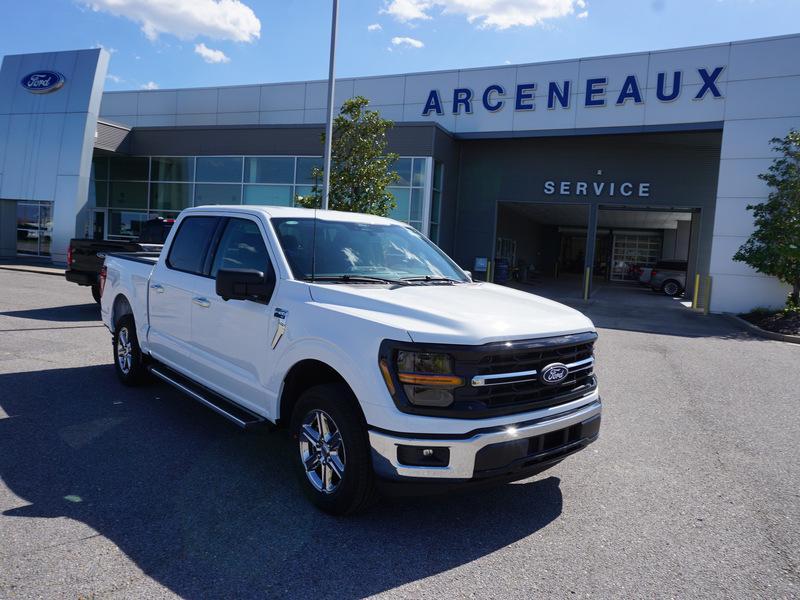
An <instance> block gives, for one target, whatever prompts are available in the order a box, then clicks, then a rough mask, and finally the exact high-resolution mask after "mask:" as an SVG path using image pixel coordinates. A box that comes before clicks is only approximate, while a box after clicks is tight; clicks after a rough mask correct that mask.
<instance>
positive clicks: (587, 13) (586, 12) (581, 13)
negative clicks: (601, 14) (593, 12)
mask: <svg viewBox="0 0 800 600" xmlns="http://www.w3.org/2000/svg"><path fill="white" fill-rule="evenodd" d="M575 16H576V17H578V18H579V19H585V18H586V17H588V16H589V11H588V10H584V11H581V12H579V13H578V14H577V15H575Z"/></svg>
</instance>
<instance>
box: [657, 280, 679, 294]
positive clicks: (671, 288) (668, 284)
mask: <svg viewBox="0 0 800 600" xmlns="http://www.w3.org/2000/svg"><path fill="white" fill-rule="evenodd" d="M661 291H662V292H664V293H665V294H666V295H667V296H672V297H673V298H674V297H676V296H680V295H681V294H682V293H683V287H682V286H681V284H680V283H679V282H677V281H675V280H674V279H667V280H666V281H665V282H664V283H663V285H662V286H661Z"/></svg>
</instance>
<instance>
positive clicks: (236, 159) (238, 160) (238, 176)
mask: <svg viewBox="0 0 800 600" xmlns="http://www.w3.org/2000/svg"><path fill="white" fill-rule="evenodd" d="M243 159H244V157H242V156H198V157H197V176H196V178H195V180H196V181H209V182H220V183H240V182H241V181H242V160H243Z"/></svg>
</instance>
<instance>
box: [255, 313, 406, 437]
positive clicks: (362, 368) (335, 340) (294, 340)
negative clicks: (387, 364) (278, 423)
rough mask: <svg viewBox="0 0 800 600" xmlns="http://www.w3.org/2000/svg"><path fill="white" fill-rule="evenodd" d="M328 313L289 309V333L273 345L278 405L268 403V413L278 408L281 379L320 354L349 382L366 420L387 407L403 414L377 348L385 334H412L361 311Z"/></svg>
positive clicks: (390, 336) (396, 336) (403, 336)
mask: <svg viewBox="0 0 800 600" xmlns="http://www.w3.org/2000/svg"><path fill="white" fill-rule="evenodd" d="M293 312H295V313H301V314H292V313H293ZM330 313H331V311H328V310H326V309H325V308H324V307H321V306H314V305H313V304H312V305H305V306H304V308H303V309H299V310H296V311H291V310H290V311H289V315H288V316H287V320H286V325H287V328H286V334H285V335H284V338H283V339H281V341H279V342H278V345H277V346H276V347H275V348H274V349H271V350H270V351H271V352H275V353H277V357H276V362H275V369H274V371H273V379H272V380H271V381H270V388H271V389H273V390H275V391H276V393H275V394H274V398H275V400H274V402H275V403H276V405H275V406H272V407H270V413H271V414H274V415H278V413H279V410H280V406H279V402H280V397H281V392H282V388H283V384H284V382H285V380H286V376H287V375H288V373H289V372H290V370H291V369H292V367H293V366H294V365H296V364H297V363H299V362H301V361H304V360H317V361H319V362H322V363H325V364H326V365H328V366H329V367H331V368H332V369H334V370H335V371H336V372H337V373H339V375H341V377H342V379H344V380H345V382H346V383H347V384H348V385H349V386H350V389H352V390H353V393H354V394H355V396H356V398H357V400H358V402H359V404H360V405H361V408H362V410H363V412H364V416H365V418H366V419H367V422H368V423H373V422H374V418H371V417H374V416H375V415H376V414H377V413H381V414H385V411H387V410H390V411H392V412H397V413H398V414H401V413H400V411H398V410H397V408H396V407H395V406H394V402H393V400H392V398H391V396H390V395H389V391H388V390H387V389H386V384H385V383H384V381H383V377H382V376H381V372H380V369H379V367H378V354H379V350H380V344H381V342H382V341H383V340H384V339H396V340H403V341H407V340H409V339H410V338H409V337H408V334H407V333H406V332H405V331H401V330H396V329H392V328H388V327H386V326H385V325H382V324H379V323H375V322H371V321H368V320H365V319H360V318H358V317H352V316H346V315H342V314H341V313H337V314H336V315H335V316H333V315H331V314H330ZM376 411H377V413H376Z"/></svg>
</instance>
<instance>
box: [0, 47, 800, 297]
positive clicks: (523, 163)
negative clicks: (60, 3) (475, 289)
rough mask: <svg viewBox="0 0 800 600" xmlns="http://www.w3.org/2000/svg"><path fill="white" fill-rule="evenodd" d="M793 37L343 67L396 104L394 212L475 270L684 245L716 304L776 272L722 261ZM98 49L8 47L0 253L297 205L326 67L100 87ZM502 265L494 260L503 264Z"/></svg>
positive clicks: (740, 225)
mask: <svg viewBox="0 0 800 600" xmlns="http://www.w3.org/2000/svg"><path fill="white" fill-rule="evenodd" d="M798 57H800V35H791V36H783V37H776V38H768V39H758V40H748V41H741V42H732V43H725V44H714V45H709V46H700V47H693V48H681V49H675V50H664V51H653V52H642V53H634V54H624V55H616V56H603V57H591V58H583V59H576V60H563V61H556V62H547V63H534V64H524V65H504V66H498V67H490V68H477V69H462V70H452V71H438V72H430V73H411V74H403V75H390V76H378V77H362V78H352V79H350V78H342V79H338V80H337V82H336V98H335V100H336V104H337V105H341V103H342V102H343V101H344V100H345V99H347V98H350V97H353V96H364V97H366V98H368V99H369V101H370V107H371V108H373V109H376V110H378V111H380V113H381V114H382V115H383V116H384V117H386V118H389V119H392V120H393V121H394V122H395V127H394V128H393V129H392V130H391V132H390V135H389V146H390V150H391V151H392V152H396V153H397V154H399V155H400V157H401V158H400V159H399V160H398V162H397V163H396V165H395V169H396V170H397V172H398V174H399V179H398V181H397V182H396V184H394V185H393V186H392V187H391V191H392V193H393V194H394V196H395V199H396V201H397V208H396V209H395V210H394V213H393V216H394V217H395V218H397V219H399V220H402V221H405V222H407V223H410V224H411V225H413V226H414V227H416V228H417V229H419V230H421V231H422V232H424V233H425V234H427V235H428V236H429V237H430V238H431V239H432V240H434V241H435V242H437V243H438V244H439V245H440V246H441V247H442V248H443V249H444V250H445V251H447V252H448V253H449V254H450V255H451V256H453V257H454V258H455V259H456V261H458V262H459V264H461V265H463V266H465V267H466V268H469V269H473V270H474V271H475V275H476V276H477V277H481V278H482V277H486V276H487V273H484V271H485V270H486V269H487V266H492V265H494V266H502V267H503V269H502V270H503V271H504V273H503V276H505V271H506V269H505V266H506V265H508V270H509V271H510V272H511V273H513V275H514V277H516V278H517V279H519V280H521V281H532V282H536V281H546V280H549V279H554V278H556V277H558V278H560V279H561V280H562V281H574V282H575V285H576V286H577V287H579V288H580V289H583V288H584V285H585V284H586V283H587V282H588V283H589V284H590V285H589V287H590V289H591V288H592V287H595V286H596V285H597V284H598V283H599V282H604V284H606V283H607V284H609V285H610V284H614V283H617V282H619V283H621V284H624V282H626V281H628V282H630V281H631V280H633V279H635V278H636V277H637V275H636V274H637V272H638V271H637V269H638V268H640V267H649V266H652V265H654V264H655V263H657V262H658V261H661V260H666V259H675V260H680V261H686V263H687V271H688V273H687V296H688V297H690V298H691V297H692V296H693V295H694V294H693V292H694V289H693V288H694V281H695V275H700V282H701V289H699V290H698V297H699V299H700V302H701V303H703V302H706V303H707V305H708V307H709V308H710V310H712V311H714V312H738V311H742V310H746V309H749V308H752V307H754V306H764V305H780V304H782V303H783V302H784V300H785V298H786V294H787V293H788V289H787V288H786V286H784V285H783V284H781V283H780V282H779V281H777V280H776V279H774V278H771V277H766V276H763V275H761V274H759V273H756V272H754V271H753V270H752V269H750V268H749V267H747V266H746V265H744V264H742V263H738V262H734V261H733V258H732V257H733V255H734V253H735V252H736V250H737V249H738V248H739V246H740V245H741V244H742V243H743V242H744V241H745V240H746V239H747V237H748V235H749V234H750V233H751V231H752V229H753V221H752V214H751V213H750V212H749V211H748V210H747V209H746V207H747V205H748V204H754V203H758V202H761V201H763V200H764V199H765V198H766V197H767V195H768V192H769V190H768V188H767V186H766V184H765V183H764V182H763V181H762V180H760V179H759V177H758V175H759V173H763V172H764V171H765V170H766V169H767V168H768V167H769V165H770V164H771V160H772V158H774V155H773V154H772V152H771V150H770V147H769V140H770V139H771V138H773V137H776V136H777V137H782V136H784V135H785V134H786V133H787V132H789V131H790V130H791V129H792V128H800V60H798ZM108 64H109V55H108V53H107V52H106V51H104V50H102V49H90V50H78V51H66V52H48V53H41V54H26V55H13V56H6V57H4V59H3V63H2V70H0V256H15V255H17V254H38V255H46V256H50V257H51V259H52V260H53V262H56V263H64V262H65V258H66V252H67V247H68V242H69V239H70V238H73V237H95V238H104V239H130V238H131V237H135V236H136V234H137V232H138V231H139V229H140V227H141V225H142V223H143V222H144V221H145V220H147V219H149V218H153V217H154V216H163V217H173V216H175V215H177V213H178V212H179V211H180V210H181V209H183V208H185V207H188V206H196V205H202V204H276V205H290V204H292V202H293V200H294V198H296V196H298V195H301V196H302V195H304V194H308V193H309V192H310V190H311V189H312V187H313V186H314V185H315V184H316V182H315V181H314V180H313V178H312V170H313V168H314V167H315V166H318V165H321V158H320V157H321V154H322V144H321V141H320V134H321V133H322V130H323V124H324V121H325V103H326V82H325V81H307V82H292V83H277V84H260V83H254V84H252V85H242V86H230V87H198V88H187V89H163V90H162V89H159V90H136V91H123V92H106V91H104V89H103V87H104V83H105V81H106V74H107V69H108ZM496 274H497V275H500V273H499V272H498V271H496Z"/></svg>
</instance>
